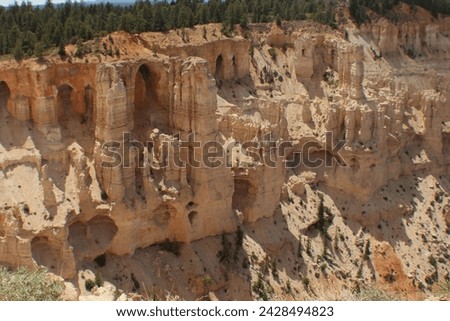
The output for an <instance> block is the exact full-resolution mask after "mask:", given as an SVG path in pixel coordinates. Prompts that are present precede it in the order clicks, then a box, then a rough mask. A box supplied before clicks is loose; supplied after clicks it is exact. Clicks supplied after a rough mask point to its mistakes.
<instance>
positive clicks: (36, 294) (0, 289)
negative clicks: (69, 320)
mask: <svg viewBox="0 0 450 321" xmlns="http://www.w3.org/2000/svg"><path fill="white" fill-rule="evenodd" d="M63 291H64V284H63V283H62V282H58V281H53V280H51V279H49V277H48V276H47V270H45V269H43V268H39V269H37V270H35V271H29V270H27V269H26V268H25V267H19V268H18V269H16V270H15V271H9V270H8V269H7V268H5V267H4V266H0V301H56V300H59V297H60V295H61V294H62V292H63Z"/></svg>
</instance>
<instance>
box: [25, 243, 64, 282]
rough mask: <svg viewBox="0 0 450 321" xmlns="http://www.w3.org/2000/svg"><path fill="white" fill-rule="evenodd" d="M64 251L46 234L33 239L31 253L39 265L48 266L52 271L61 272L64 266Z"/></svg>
mask: <svg viewBox="0 0 450 321" xmlns="http://www.w3.org/2000/svg"><path fill="white" fill-rule="evenodd" d="M62 254H63V253H62V251H61V249H59V248H58V247H57V246H56V244H55V242H51V241H50V240H49V238H48V237H46V236H36V237H35V238H33V239H32V240H31V255H32V258H33V260H34V261H35V262H36V264H38V265H42V266H44V267H46V268H47V269H48V270H49V271H50V272H53V273H56V274H60V273H61V271H60V270H61V269H62V268H63V266H62V264H63V262H62V257H63V255H62Z"/></svg>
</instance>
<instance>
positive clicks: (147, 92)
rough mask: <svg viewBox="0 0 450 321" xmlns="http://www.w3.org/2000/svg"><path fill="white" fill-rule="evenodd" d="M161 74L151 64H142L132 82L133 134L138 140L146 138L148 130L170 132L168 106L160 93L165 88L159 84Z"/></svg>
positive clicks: (165, 91) (165, 92)
mask: <svg viewBox="0 0 450 321" xmlns="http://www.w3.org/2000/svg"><path fill="white" fill-rule="evenodd" d="M160 77H161V75H160V74H159V73H158V70H157V69H156V68H152V66H151V65H147V64H142V65H141V66H140V67H139V69H138V70H137V72H136V76H135V82H134V115H133V116H134V131H133V132H134V136H135V139H138V140H139V141H140V142H146V141H147V140H148V135H149V132H150V131H152V130H153V129H158V130H159V132H160V133H166V134H170V126H169V108H167V106H165V104H164V102H163V101H164V97H162V94H167V88H164V89H163V88H161V89H163V90H164V91H163V92H161V90H160V88H159V87H158V86H159V79H160Z"/></svg>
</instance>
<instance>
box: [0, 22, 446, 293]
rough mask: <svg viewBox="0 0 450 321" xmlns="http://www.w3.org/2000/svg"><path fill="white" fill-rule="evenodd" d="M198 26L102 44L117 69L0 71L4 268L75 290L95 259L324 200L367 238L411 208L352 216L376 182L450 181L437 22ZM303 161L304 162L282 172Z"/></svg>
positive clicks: (55, 65)
mask: <svg viewBox="0 0 450 321" xmlns="http://www.w3.org/2000/svg"><path fill="white" fill-rule="evenodd" d="M421 17H422V16H421ZM418 19H419V18H418ZM285 27H286V26H285ZM208 28H209V29H208V36H207V37H209V39H201V38H202V37H201V36H199V35H200V33H201V31H200V29H198V30H197V29H192V30H189V31H188V34H187V35H186V36H183V37H185V38H186V37H188V38H189V39H191V40H189V39H188V40H186V39H184V40H186V41H184V42H177V41H171V40H170V39H172V38H174V39H175V38H176V35H175V32H171V33H170V34H169V35H167V39H169V40H170V41H166V42H162V41H161V42H158V41H156V40H157V39H161V36H160V35H159V34H157V33H148V34H141V35H138V36H137V35H135V36H132V35H127V34H124V33H115V34H113V35H112V37H113V38H114V41H115V42H117V43H119V42H122V44H124V46H125V47H126V48H130V49H129V50H130V53H129V55H128V57H127V56H124V55H122V56H121V57H120V58H108V57H104V58H103V61H99V59H98V58H95V57H93V56H92V57H86V58H85V60H83V59H77V58H73V59H72V58H71V59H72V61H70V62H69V61H61V60H60V59H59V58H56V57H53V58H49V60H47V62H45V63H43V62H39V61H36V60H34V59H29V60H26V61H22V62H21V63H9V62H8V63H5V62H2V63H0V70H1V73H0V116H1V124H0V127H1V128H0V169H1V172H0V187H1V191H2V193H1V195H0V262H1V263H3V264H7V265H10V266H19V265H25V266H28V267H32V266H34V265H36V264H37V265H43V266H45V267H47V268H48V269H49V270H50V271H51V272H53V273H55V274H58V275H61V276H62V277H63V278H65V279H67V280H70V279H75V278H76V273H77V272H78V271H79V270H80V264H82V263H83V262H92V261H93V260H94V259H96V258H97V257H99V256H101V255H104V254H105V253H106V254H107V255H110V256H124V255H128V256H133V254H134V253H135V252H136V250H138V249H143V248H147V247H149V246H151V245H154V244H161V243H164V242H183V243H186V244H187V243H190V242H193V241H195V240H201V239H205V238H207V237H211V236H216V235H220V234H222V233H231V232H234V231H236V230H237V228H238V226H253V224H260V223H257V222H261V220H264V218H271V217H272V216H273V215H275V214H274V213H282V214H283V215H287V214H286V213H289V217H290V216H291V215H292V216H296V215H297V216H298V217H301V215H303V214H300V213H304V212H302V211H303V209H302V210H300V209H298V205H295V206H296V208H297V209H296V210H292V208H291V207H292V206H294V205H292V206H291V205H289V204H291V203H292V204H294V203H295V202H296V200H297V199H302V200H304V201H306V200H308V202H309V203H308V204H309V205H308V207H307V208H306V209H305V211H306V212H307V211H310V212H311V211H315V209H314V206H315V204H316V203H317V199H316V198H315V197H316V196H317V195H318V194H317V193H318V191H321V192H322V193H323V194H326V195H328V196H327V197H328V198H329V199H328V198H327V201H326V202H327V204H329V203H330V204H331V203H333V201H334V203H333V204H334V205H333V211H335V212H334V215H338V216H339V217H341V218H345V219H349V220H352V221H355V222H358V224H361V225H362V226H365V227H374V226H375V228H376V227H377V226H379V224H380V222H381V221H382V220H389V219H393V217H395V216H396V215H400V216H401V215H408V214H406V213H410V211H411V209H410V208H409V207H408V206H410V204H404V202H403V201H398V202H399V204H395V205H392V207H386V208H384V207H382V206H381V207H380V208H379V209H378V210H377V209H373V208H372V209H370V210H369V209H364V210H363V211H362V212H361V207H364V204H369V203H371V202H373V201H371V200H372V199H376V197H379V196H380V195H381V194H380V193H381V192H380V191H381V190H382V189H385V188H386V186H388V185H389V184H391V183H392V182H393V181H395V180H400V179H403V178H405V177H408V176H411V175H416V173H421V174H423V173H428V174H430V175H431V174H433V175H434V176H440V175H441V176H442V175H448V164H449V161H450V158H449V157H450V154H449V153H448V146H449V142H448V140H449V137H450V135H449V133H450V129H449V124H450V123H449V122H450V112H449V111H448V110H449V109H448V105H449V101H450V91H449V90H448V88H449V84H450V77H449V76H448V70H449V68H450V65H449V63H448V59H446V58H448V54H449V50H450V43H449V42H448V33H449V31H450V19H449V18H448V17H446V18H441V19H428V20H427V19H424V18H423V17H422V18H420V19H419V20H418V21H410V22H408V21H406V22H402V23H399V24H394V23H392V22H390V21H388V20H387V19H385V18H381V19H379V20H378V21H376V22H374V23H372V24H368V25H363V26H362V27H361V28H360V29H357V28H356V27H354V26H349V27H348V28H347V29H346V30H345V32H344V31H342V32H341V31H336V30H331V29H328V28H324V27H323V26H317V25H315V24H312V23H309V22H305V23H293V24H292V25H290V26H289V32H285V31H284V30H283V29H281V28H280V27H276V26H273V27H266V29H265V31H264V32H262V33H261V29H260V28H263V27H261V26H255V27H250V29H249V31H247V32H248V34H247V35H246V38H247V39H246V38H244V37H241V36H239V35H238V36H236V37H234V38H227V37H225V36H222V35H221V36H220V37H219V36H214V35H215V34H216V32H217V33H219V31H218V29H217V28H218V27H217V26H214V25H212V26H209V27H208ZM216 29H217V31H216ZM171 37H172V38H171ZM203 38H204V37H203ZM200 39H201V40H200ZM101 41H107V40H106V38H105V39H103V40H101ZM127 46H128V47H127ZM131 51H132V52H131ZM274 53H275V54H274ZM330 133H331V135H330ZM341 140H342V141H343V144H342V145H339V142H340V141H341ZM283 144H285V145H283ZM311 144H312V145H311ZM205 145H206V146H207V147H208V148H209V147H210V148H212V149H211V150H210V149H207V151H208V155H209V156H211V157H209V158H207V159H206V161H205V148H204V146H205ZM280 145H281V146H285V147H286V148H285V149H280V148H279V146H280ZM273 146H275V148H271V147H273ZM308 146H309V147H311V146H312V147H313V148H312V149H308V153H307V154H304V152H305V148H309V147H308ZM336 146H340V147H339V148H335V147H336ZM280 150H281V151H282V153H280ZM300 151H301V152H303V154H301V155H300V156H301V157H303V158H304V157H306V156H307V157H308V159H307V160H308V161H311V164H313V165H311V164H309V165H308V163H307V162H306V163H305V162H301V163H299V164H297V166H295V167H294V168H289V166H286V164H288V163H289V162H295V157H296V155H297V156H298V155H299V152H300ZM211 164H213V165H211ZM392 184H393V183H392ZM441 184H444V183H441ZM305 195H307V196H305ZM315 195H316V196H315ZM384 197H386V196H384ZM446 197H447V196H446ZM354 198H357V199H358V201H355V203H354V204H355V205H354V206H351V205H342V204H341V205H342V206H338V203H341V202H343V201H342V200H345V199H347V200H349V202H350V203H351V202H352V199H354ZM386 198H387V197H386ZM446 200H447V202H448V199H447V198H446ZM301 202H303V201H301ZM345 202H347V201H345ZM400 205H401V210H399V208H396V207H395V206H400ZM302 206H303V205H302ZM330 206H331V205H330ZM383 206H384V205H383ZM447 207H448V206H447ZM395 208H396V210H395ZM288 209H289V210H288ZM446 209H447V208H446ZM436 211H438V210H437V207H436ZM439 211H441V209H440V207H439ZM443 211H444V210H443V209H442V211H441V212H439V214H437V215H444V214H443ZM397 212H399V213H400V212H402V213H403V214H399V213H397ZM312 215H313V214H311V216H312ZM314 215H315V214H314ZM306 217H307V218H306V220H307V221H308V220H310V218H308V216H306ZM442 217H444V216H442ZM444 221H445V222H446V225H447V229H448V211H447V210H446V211H445V219H444ZM302 224H303V223H302ZM336 224H337V223H336ZM286 230H288V229H287V228H286ZM302 233H303V232H302ZM336 233H337V232H336ZM439 233H440V234H439V238H444V239H445V240H446V242H448V234H447V235H445V233H446V232H445V229H444V231H442V229H441V230H440V232H439ZM295 237H297V235H295ZM337 237H338V236H336V238H337ZM299 242H301V237H300V239H299ZM363 244H364V242H363ZM447 244H448V243H447ZM423 277H424V276H422V278H423ZM200 283H201V282H200ZM194 292H195V291H194ZM200 292H201V291H199V293H200Z"/></svg>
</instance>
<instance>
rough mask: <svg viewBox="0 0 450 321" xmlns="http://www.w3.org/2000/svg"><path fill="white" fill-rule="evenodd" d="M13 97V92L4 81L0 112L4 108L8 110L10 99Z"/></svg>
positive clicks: (0, 94) (1, 90) (0, 91)
mask: <svg viewBox="0 0 450 321" xmlns="http://www.w3.org/2000/svg"><path fill="white" fill-rule="evenodd" d="M10 96H11V91H10V90H9V87H8V85H7V84H6V82H4V81H0V110H3V108H4V109H5V110H6V106H7V104H8V99H9V97H10Z"/></svg>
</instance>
